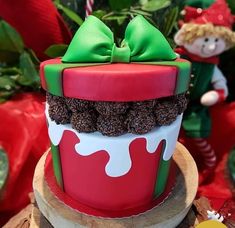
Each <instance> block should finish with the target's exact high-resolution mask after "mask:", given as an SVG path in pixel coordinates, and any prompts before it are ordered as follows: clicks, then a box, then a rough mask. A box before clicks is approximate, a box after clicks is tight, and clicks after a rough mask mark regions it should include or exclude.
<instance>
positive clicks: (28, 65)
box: [18, 52, 40, 86]
mask: <svg viewBox="0 0 235 228" xmlns="http://www.w3.org/2000/svg"><path fill="white" fill-rule="evenodd" d="M20 69H21V71H22V75H20V77H19V78H18V83H19V84H21V85H24V86H34V85H35V86H36V85H38V84H39V81H40V80H39V75H38V71H37V70H36V68H35V65H34V64H33V62H32V60H31V58H30V55H29V54H28V53H27V52H23V53H22V54H21V55H20Z"/></svg>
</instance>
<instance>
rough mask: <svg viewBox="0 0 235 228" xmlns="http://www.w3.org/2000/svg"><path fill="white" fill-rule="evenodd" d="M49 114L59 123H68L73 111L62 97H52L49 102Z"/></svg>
mask: <svg viewBox="0 0 235 228" xmlns="http://www.w3.org/2000/svg"><path fill="white" fill-rule="evenodd" d="M48 103H49V110H48V113H49V116H50V118H51V119H52V120H54V121H55V122H56V123H57V124H67V123H69V122H70V117H71V112H70V111H69V110H68V108H67V105H66V103H65V101H64V99H63V98H62V97H60V98H59V99H58V98H56V99H51V100H50V101H49V102H48Z"/></svg>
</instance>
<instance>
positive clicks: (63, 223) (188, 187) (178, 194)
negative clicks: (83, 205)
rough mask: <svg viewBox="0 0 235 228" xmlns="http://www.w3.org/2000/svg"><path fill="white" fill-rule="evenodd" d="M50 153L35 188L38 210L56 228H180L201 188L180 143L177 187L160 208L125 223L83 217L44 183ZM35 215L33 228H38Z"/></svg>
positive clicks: (38, 169)
mask: <svg viewBox="0 0 235 228" xmlns="http://www.w3.org/2000/svg"><path fill="white" fill-rule="evenodd" d="M47 153H48V152H46V153H45V154H44V155H43V156H42V158H41V159H40V161H39V162H38V164H37V167H36V170H35V174H34V179H33V188H34V194H35V198H36V201H37V204H38V207H39V209H40V211H41V212H42V214H43V215H44V216H45V217H46V218H47V219H48V221H49V222H50V223H51V224H52V225H53V226H54V227H56V228H65V227H66V228H70V227H71V228H74V227H78V228H80V227H92V228H106V227H110V228H111V227H112V228H124V227H125V228H129V227H130V228H138V227H139V228H142V227H154V228H155V227H158V228H162V227H164V228H173V227H176V226H177V225H178V224H179V223H180V222H181V221H182V220H183V218H184V217H185V216H186V214H187V213H188V211H189V209H190V207H191V205H192V202H193V200H194V198H195V195H196V192H197V187H198V172H197V167H196V164H195V162H194V160H193V158H192V157H191V155H190V154H189V152H188V151H187V149H186V148H185V147H184V146H183V145H181V144H180V143H177V146H176V149H175V153H174V156H173V159H174V161H175V163H176V165H177V167H178V172H177V177H176V185H175V187H174V189H173V191H172V193H171V194H170V196H169V197H168V198H167V199H166V200H165V201H164V202H163V203H162V204H160V205H158V206H157V207H156V208H153V209H152V210H150V211H147V212H145V213H144V214H141V215H138V216H133V217H130V218H122V219H107V218H99V217H94V216H89V215H85V214H82V213H79V212H77V211H75V210H73V209H72V208H70V207H68V206H66V205H65V204H63V203H62V202H61V201H60V200H58V199H57V198H56V197H55V196H54V194H53V193H52V192H51V191H50V189H49V187H48V185H47V183H46V182H45V179H44V164H45V159H46V155H47ZM36 217H37V216H35V217H34V213H33V214H32V218H31V224H30V227H39V226H37V225H36V224H37V222H36Z"/></svg>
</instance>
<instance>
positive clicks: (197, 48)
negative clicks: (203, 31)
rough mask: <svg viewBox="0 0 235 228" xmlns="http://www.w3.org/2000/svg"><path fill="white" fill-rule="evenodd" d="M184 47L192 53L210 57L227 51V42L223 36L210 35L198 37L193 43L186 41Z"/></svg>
mask: <svg viewBox="0 0 235 228" xmlns="http://www.w3.org/2000/svg"><path fill="white" fill-rule="evenodd" d="M184 47H185V48H186V49H187V51H189V52H190V53H192V54H195V55H197V56H200V57H202V58H209V57H212V56H216V55H219V54H221V53H222V52H223V51H225V50H226V43H225V41H224V39H223V38H220V37H217V36H213V35H210V36H203V37H199V38H196V39H195V40H194V41H193V43H191V44H187V43H185V44H184Z"/></svg>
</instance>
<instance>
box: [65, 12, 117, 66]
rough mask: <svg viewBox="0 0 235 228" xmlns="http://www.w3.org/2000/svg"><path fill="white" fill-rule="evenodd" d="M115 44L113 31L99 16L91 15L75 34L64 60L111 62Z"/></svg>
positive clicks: (69, 61)
mask: <svg viewBox="0 0 235 228" xmlns="http://www.w3.org/2000/svg"><path fill="white" fill-rule="evenodd" d="M113 44H114V38H113V33H112V31H111V30H110V29H109V28H108V27H107V26H106V25H105V24H104V23H103V22H102V21H100V20H99V19H98V18H96V17H94V16H89V17H88V18H87V19H86V21H85V22H84V23H83V24H82V25H81V27H80V28H79V29H78V31H77V32H76V34H75V35H74V38H73V39H72V41H71V43H70V45H69V47H68V50H67V51H66V53H65V55H64V56H63V58H62V62H66V63H92V62H99V63H102V62H110V56H111V52H112V47H113Z"/></svg>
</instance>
